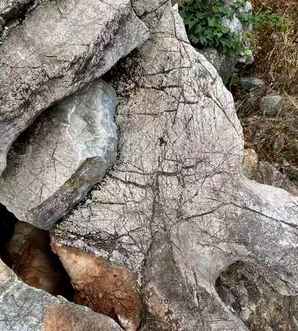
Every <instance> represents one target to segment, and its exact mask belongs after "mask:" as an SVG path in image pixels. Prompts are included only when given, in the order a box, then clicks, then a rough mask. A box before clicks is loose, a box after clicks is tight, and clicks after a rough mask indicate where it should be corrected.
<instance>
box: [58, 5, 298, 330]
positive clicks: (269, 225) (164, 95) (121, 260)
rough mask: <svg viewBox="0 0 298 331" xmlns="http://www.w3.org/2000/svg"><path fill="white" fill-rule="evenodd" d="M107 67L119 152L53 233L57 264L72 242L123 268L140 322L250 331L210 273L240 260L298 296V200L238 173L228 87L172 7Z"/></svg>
mask: <svg viewBox="0 0 298 331" xmlns="http://www.w3.org/2000/svg"><path fill="white" fill-rule="evenodd" d="M115 70H117V72H118V73H120V72H121V73H122V76H121V75H120V76H119V79H117V80H115V79H113V83H114V85H115V87H116V90H117V93H118V95H119V96H122V100H121V102H120V105H119V107H118V118H117V121H118V125H119V128H120V132H121V136H120V144H119V150H120V158H119V160H118V162H117V164H116V165H115V166H114V167H113V170H112V171H111V172H110V173H109V174H108V175H107V177H106V179H105V181H104V182H103V183H101V184H100V185H98V186H97V188H95V189H94V190H93V191H92V193H91V195H90V196H89V197H88V199H87V200H86V201H85V202H84V203H83V204H81V205H80V206H79V207H78V208H76V209H75V210H73V211H72V212H71V214H70V215H69V216H68V217H66V218H65V219H64V222H62V223H61V224H60V225H59V226H58V227H57V228H56V230H55V232H54V233H53V242H54V243H55V245H58V246H59V247H60V249H63V255H62V254H61V253H59V251H57V253H58V255H59V254H60V255H61V260H62V263H64V264H65V265H66V266H67V265H68V264H67V263H65V260H67V255H69V256H71V252H72V249H74V248H77V249H80V250H84V251H85V252H88V253H89V254H90V256H98V257H101V258H103V259H105V260H106V261H107V262H109V263H110V264H111V267H114V266H119V265H120V266H122V267H125V268H127V270H128V271H129V272H130V273H131V275H132V276H131V277H137V278H138V282H139V287H140V288H141V290H142V292H141V293H142V295H143V299H144V303H145V308H146V311H147V315H146V318H145V324H144V326H143V328H142V330H143V331H145V330H176V331H178V330H202V331H205V330H217V331H223V330H229V331H232V330H235V331H236V330H237V331H240V330H247V327H246V326H245V324H244V323H243V322H242V321H241V320H240V319H239V318H237V317H236V316H234V315H233V314H232V312H231V311H230V310H229V308H228V307H227V306H225V305H224V303H223V302H222V300H221V299H220V298H219V296H218V294H217V292H216V290H215V281H216V279H217V277H218V276H219V274H220V273H221V272H222V271H223V270H226V269H227V268H228V267H229V266H230V265H231V264H233V263H235V262H236V261H245V262H250V263H252V264H254V265H262V266H263V267H264V269H265V270H266V272H267V273H268V274H270V275H272V278H274V277H275V278H277V279H278V280H279V288H278V290H279V291H280V292H283V294H291V295H297V293H298V263H297V254H298V236H297V235H298V217H297V212H298V198H295V197H293V196H292V195H290V194H289V193H287V192H286V191H284V190H281V189H276V188H273V187H270V186H266V185H261V184H258V183H256V182H254V181H250V180H248V179H246V178H245V177H244V176H243V175H242V174H241V164H242V158H243V136H242V129H241V126H240V123H239V121H238V119H237V116H236V111H235V108H234V103H233V99H232V96H231V94H230V93H229V92H228V91H227V90H226V89H225V88H224V86H223V83H222V80H221V79H220V78H219V76H218V74H217V72H216V70H215V69H214V68H213V67H212V66H211V65H210V63H209V62H208V61H206V59H205V58H204V57H203V56H201V55H200V54H199V53H197V52H196V51H195V50H194V49H193V47H192V46H191V45H190V44H189V42H188V40H187V36H186V34H185V30H184V26H183V22H182V20H181V18H180V17H179V15H178V14H177V12H176V11H173V10H172V9H171V6H170V4H169V6H168V8H167V10H166V11H165V13H164V16H163V18H162V20H161V22H160V25H159V26H158V27H157V28H156V30H155V31H154V32H153V34H152V39H150V41H148V42H147V43H146V44H145V45H144V46H143V47H142V48H141V49H140V50H139V51H138V52H135V54H133V56H131V57H128V59H127V60H126V61H125V62H124V63H123V64H122V66H121V67H118V68H116V69H115ZM115 72H116V71H115ZM110 76H111V77H112V78H114V76H115V75H113V72H112V73H111V75H110ZM87 270H88V268H87ZM86 276H87V272H86ZM280 284H281V285H282V286H281V285H280ZM272 286H274V285H272ZM111 295H112V294H111Z"/></svg>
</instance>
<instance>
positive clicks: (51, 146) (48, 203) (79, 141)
mask: <svg viewBox="0 0 298 331" xmlns="http://www.w3.org/2000/svg"><path fill="white" fill-rule="evenodd" d="M116 106H117V97H116V94H115V92H114V90H113V89H112V88H111V87H110V86H109V85H108V84H106V83H104V82H102V81H100V82H98V83H96V84H93V85H92V86H88V88H87V89H85V90H83V91H81V92H80V93H78V94H76V95H74V96H72V97H69V98H67V99H66V100H65V101H63V102H62V103H60V104H59V105H58V106H55V107H53V108H52V109H49V110H47V111H45V112H44V113H43V114H42V115H41V116H40V118H39V120H38V121H37V122H36V123H35V124H34V125H32V126H31V127H30V128H29V129H28V131H27V132H26V134H24V135H22V136H21V137H20V139H18V140H17V142H16V143H15V144H14V147H13V149H12V150H11V151H10V154H9V157H8V167H7V168H6V170H5V171H4V173H3V175H2V177H0V203H2V204H3V205H5V206H6V207H7V208H8V209H9V210H10V211H11V212H12V213H13V214H14V215H15V216H16V217H17V218H18V219H19V220H21V221H23V222H28V223H31V224H33V225H35V226H37V227H39V228H43V229H48V228H50V227H51V226H52V225H53V224H54V223H55V222H56V221H57V220H58V219H60V218H61V217H62V216H64V215H65V213H66V212H67V211H69V210H70V209H71V208H72V207H73V206H74V205H75V204H76V203H78V201H80V200H81V199H82V197H83V196H84V195H85V194H86V193H87V192H88V191H89V190H90V189H91V187H92V186H93V185H94V184H95V183H97V182H99V181H100V180H101V179H102V178H103V177H104V175H105V173H106V171H107V169H108V168H109V167H110V166H111V165H112V164H113V162H114V160H115V158H116V153H117V127H116V125H115V123H114V116H115V110H116Z"/></svg>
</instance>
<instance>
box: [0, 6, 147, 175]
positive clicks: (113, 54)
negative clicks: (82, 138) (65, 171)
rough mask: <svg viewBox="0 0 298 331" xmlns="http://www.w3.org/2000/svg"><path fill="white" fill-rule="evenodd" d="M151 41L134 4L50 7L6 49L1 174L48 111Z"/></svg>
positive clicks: (15, 32)
mask: <svg viewBox="0 0 298 331" xmlns="http://www.w3.org/2000/svg"><path fill="white" fill-rule="evenodd" d="M148 37H149V33H148V29H147V28H146V26H145V25H144V24H143V23H142V22H141V21H140V20H139V19H138V18H137V17H136V15H135V14H134V11H133V9H132V7H131V1H130V0H105V1H98V0H79V1H74V0H65V1H63V2H57V1H45V2H43V3H42V4H40V5H39V6H38V7H37V8H36V9H35V10H34V11H32V12H31V13H30V14H28V16H27V17H26V18H25V20H24V21H23V22H22V23H21V24H19V25H18V26H16V27H15V28H14V29H12V30H11V31H10V32H9V34H8V36H7V38H6V39H5V40H4V42H3V43H2V45H1V46H0V67H1V71H0V141H1V145H0V174H1V173H2V171H3V170H4V169H5V167H6V154H7V152H8V149H9V148H10V146H11V144H12V143H13V142H14V140H15V139H16V138H17V137H18V135H19V134H20V133H21V132H22V131H23V130H25V129H26V128H27V127H28V126H29V125H30V124H31V123H32V122H33V120H34V119H35V118H36V117H37V115H39V114H40V113H41V112H42V111H43V110H45V109H46V108H48V107H49V106H50V105H51V104H53V103H54V102H57V101H59V100H61V99H63V98H64V97H66V96H68V95H70V94H72V93H74V92H76V91H77V90H78V89H81V88H82V87H84V86H85V85H86V84H87V83H89V82H91V81H93V80H94V79H96V78H99V77H100V76H102V75H103V74H104V73H105V72H107V71H108V70H109V69H110V68H111V67H112V66H113V65H114V64H115V63H116V62H117V61H118V60H119V59H120V58H122V57H124V56H126V55H127V54H128V53H129V52H130V51H132V50H133V49H134V48H136V47H138V46H140V45H141V44H142V43H143V42H144V41H145V40H146V39H147V38H148Z"/></svg>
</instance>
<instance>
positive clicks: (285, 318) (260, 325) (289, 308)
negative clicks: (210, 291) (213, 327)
mask: <svg viewBox="0 0 298 331" xmlns="http://www.w3.org/2000/svg"><path fill="white" fill-rule="evenodd" d="M216 287H217V290H218V292H219V295H220V297H221V298H222V299H223V301H224V302H225V303H226V304H227V305H229V306H230V309H231V310H232V311H234V312H235V313H236V314H237V315H238V316H239V317H240V318H241V319H242V320H243V321H244V322H245V324H246V325H247V326H248V328H249V330H250V331H296V330H297V329H298V297H297V296H296V297H291V296H283V295H281V294H279V293H278V292H277V291H276V290H275V289H274V288H273V287H272V286H271V285H270V283H269V282H268V280H267V275H266V274H264V273H262V272H260V270H258V269H257V268H255V266H253V265H250V264H245V263H241V262H239V263H235V264H233V265H231V266H230V267H229V268H228V270H226V271H225V272H224V273H223V274H222V275H221V276H220V277H219V279H218V280H217V282H216Z"/></svg>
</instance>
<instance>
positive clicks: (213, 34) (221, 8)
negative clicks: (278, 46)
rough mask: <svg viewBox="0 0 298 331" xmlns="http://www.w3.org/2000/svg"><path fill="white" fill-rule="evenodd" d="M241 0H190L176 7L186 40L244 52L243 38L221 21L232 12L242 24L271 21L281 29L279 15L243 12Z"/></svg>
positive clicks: (230, 52)
mask: <svg viewBox="0 0 298 331" xmlns="http://www.w3.org/2000/svg"><path fill="white" fill-rule="evenodd" d="M244 3H245V1H244V0H238V1H236V2H235V3H234V4H233V5H231V6H226V5H225V4H224V0H190V1H186V2H183V4H181V5H180V6H179V9H180V14H181V16H182V17H183V19H184V23H185V27H186V30H187V33H188V37H189V40H190V42H191V43H192V44H193V45H194V46H195V47H197V48H207V47H211V48H215V49H217V50H218V51H219V52H220V53H223V54H226V55H235V56H239V55H245V54H246V53H247V46H246V45H247V38H248V36H244V37H243V36H242V35H240V34H239V33H235V32H232V31H231V30H230V29H229V28H228V27H226V26H225V25H224V23H223V21H224V19H232V18H233V16H234V15H235V14H236V16H237V18H238V19H239V20H240V22H241V23H242V24H243V25H252V26H253V27H256V26H260V25H267V24H271V25H274V26H275V27H277V28H282V23H283V22H282V18H281V17H280V16H277V15H273V14H271V13H270V12H269V11H266V12H259V13H258V14H255V15H253V14H250V13H244V12H243V11H242V10H241V9H242V8H243V4H244Z"/></svg>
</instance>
